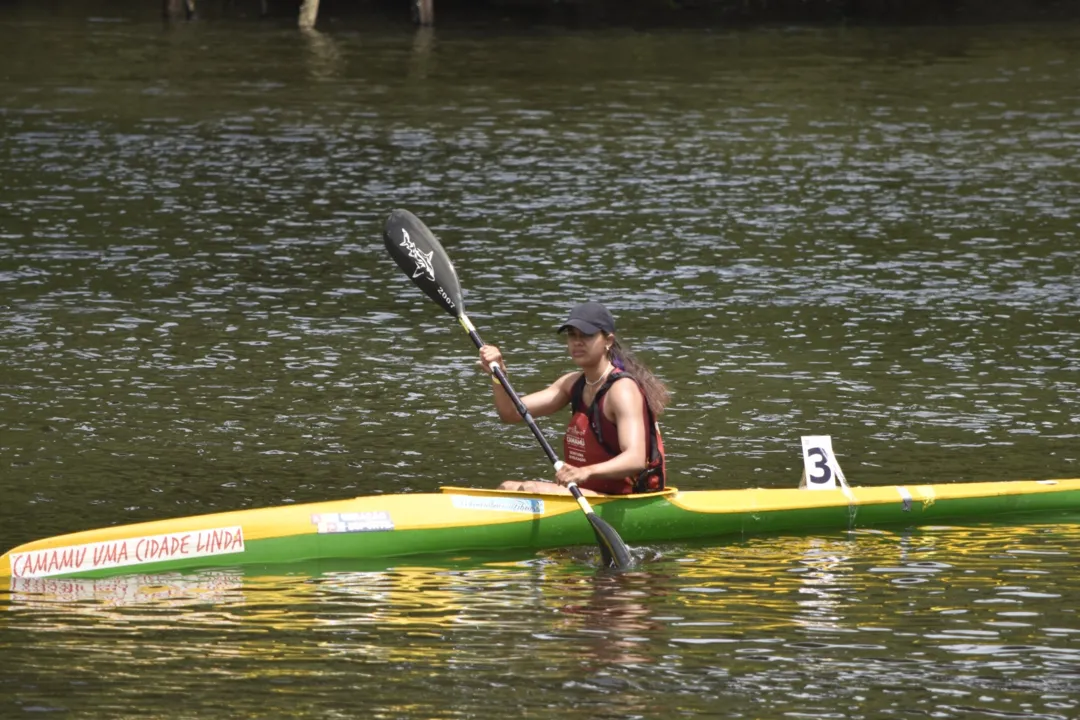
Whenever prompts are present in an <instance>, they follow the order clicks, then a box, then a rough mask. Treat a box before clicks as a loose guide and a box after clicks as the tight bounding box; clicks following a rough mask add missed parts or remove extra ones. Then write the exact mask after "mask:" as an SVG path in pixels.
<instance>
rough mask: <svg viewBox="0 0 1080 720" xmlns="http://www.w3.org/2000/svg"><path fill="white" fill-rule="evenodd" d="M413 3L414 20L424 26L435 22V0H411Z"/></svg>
mask: <svg viewBox="0 0 1080 720" xmlns="http://www.w3.org/2000/svg"><path fill="white" fill-rule="evenodd" d="M409 1H410V2H411V3H412V18H413V22H414V23H416V24H417V25H422V26H423V27H430V26H432V25H434V24H435V0H409Z"/></svg>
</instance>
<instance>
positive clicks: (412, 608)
mask: <svg viewBox="0 0 1080 720" xmlns="http://www.w3.org/2000/svg"><path fill="white" fill-rule="evenodd" d="M1076 520H1077V521H1080V518H1076ZM1078 527H1080V525H1078V524H1077V523H1076V522H1073V523H1069V524H1058V525H1048V524H1036V525H1029V526H1023V527H994V526H966V527H939V528H924V529H919V530H912V531H908V532H904V533H887V532H881V531H874V532H857V533H844V534H838V535H830V536H818V537H809V538H755V539H752V540H749V541H746V542H743V543H738V544H734V545H730V546H726V547H678V548H673V547H668V548H659V551H660V552H659V554H658V555H657V556H656V557H655V558H654V559H653V560H652V561H650V562H648V563H645V564H643V565H642V566H640V567H639V568H637V569H635V570H634V571H632V572H628V573H623V574H617V573H609V572H603V571H596V570H593V569H590V568H589V567H587V566H584V565H582V564H580V563H578V562H577V559H576V558H574V557H573V556H572V555H571V554H560V553H554V554H552V555H550V556H548V557H546V558H543V559H538V560H533V561H528V562H521V561H501V560H490V559H489V560H485V559H484V558H482V557H480V558H475V559H469V558H461V559H459V560H455V561H449V562H443V563H441V564H439V565H431V566H421V565H414V566H388V567H385V568H381V569H371V570H365V569H349V568H348V567H347V564H344V565H342V566H339V567H337V568H325V569H323V570H322V571H314V572H313V573H312V572H311V571H308V570H305V568H304V567H303V566H295V567H293V566H287V567H282V568H279V569H275V570H273V571H272V572H271V573H270V574H253V575H249V576H247V577H242V576H240V574H239V573H232V572H229V571H223V572H215V573H200V574H195V575H191V576H183V577H181V576H175V575H170V576H154V577H151V576H131V577H129V578H112V579H109V580H84V581H64V580H50V581H31V582H28V583H21V584H20V585H19V586H17V587H15V588H13V591H12V593H11V595H10V596H9V597H8V599H7V602H6V605H7V607H6V610H7V612H6V613H5V615H6V617H5V624H4V626H3V631H2V633H3V634H2V636H0V638H2V640H3V642H5V644H6V645H7V647H9V648H11V649H13V650H16V651H19V650H20V649H21V650H25V651H28V652H29V654H28V655H25V657H26V658H27V660H26V662H25V664H23V665H21V666H18V667H16V666H12V667H11V668H9V673H14V675H13V679H11V680H8V681H7V682H8V688H9V690H11V691H13V692H14V695H15V697H17V698H19V699H20V700H21V701H26V700H28V699H29V698H30V697H33V696H36V695H38V694H39V693H43V692H44V693H45V695H48V694H50V693H58V694H62V695H63V696H64V697H65V698H66V700H65V702H67V703H68V707H70V708H74V709H81V708H83V707H88V708H89V707H92V706H93V705H92V704H93V702H95V701H96V700H97V699H98V698H100V697H101V695H102V694H104V693H108V694H114V695H117V697H119V698H121V700H120V701H118V703H117V704H116V705H115V706H114V707H117V708H124V707H131V708H134V707H138V706H140V704H142V703H144V702H146V701H147V700H148V699H149V698H150V697H151V694H150V693H151V690H150V688H153V687H155V686H158V685H159V684H160V683H166V684H167V685H168V686H169V687H172V688H173V689H175V691H177V692H194V693H210V694H212V695H213V694H219V693H220V690H221V688H222V687H231V686H234V685H235V686H236V687H240V688H243V691H244V692H251V691H252V690H253V687H254V685H253V683H257V682H259V681H260V680H261V681H263V682H268V683H271V687H273V686H278V687H284V688H290V690H289V692H288V693H286V695H283V696H281V697H280V698H279V699H278V700H275V701H273V702H291V700H289V699H288V698H294V693H295V698H294V699H299V700H300V701H302V702H314V697H315V695H314V692H313V691H314V688H312V687H308V686H307V684H308V683H311V682H316V683H317V685H318V688H319V693H320V694H321V696H322V700H321V701H319V702H321V703H325V705H320V706H319V707H321V708H324V709H328V708H343V707H347V706H351V705H349V703H352V702H356V701H357V700H356V698H355V697H352V696H353V693H352V690H351V688H352V687H353V684H354V683H356V682H361V681H360V680H358V678H368V679H367V680H364V681H362V685H363V688H364V699H363V700H362V701H360V702H362V704H363V706H364V707H365V708H366V709H368V710H370V711H371V712H387V713H391V714H392V713H395V712H397V713H402V714H404V715H408V716H415V717H429V716H430V717H452V716H455V715H456V714H462V713H467V712H478V711H480V710H479V709H480V708H482V707H486V708H489V709H490V708H494V707H500V706H501V704H502V703H510V705H511V706H512V704H513V703H514V702H516V701H515V700H511V699H510V697H509V696H506V697H505V698H502V699H495V698H487V699H486V700H483V699H481V695H482V694H483V693H484V692H485V691H487V692H490V691H492V690H493V689H494V688H498V687H501V686H502V684H503V683H504V682H513V681H514V679H515V678H516V679H517V681H518V682H520V681H521V678H525V677H527V678H529V682H528V683H527V684H526V685H527V687H523V688H522V692H523V693H524V702H525V704H526V706H529V707H532V703H536V708H537V709H538V711H539V712H541V713H544V712H545V711H543V710H542V709H541V705H542V704H543V703H542V702H541V698H542V696H544V695H545V694H547V693H551V692H556V693H557V695H558V697H559V698H560V700H559V703H560V705H559V707H560V708H561V710H560V712H562V711H567V712H571V714H581V715H582V716H585V714H586V707H588V706H590V704H591V703H593V702H594V701H598V700H599V698H600V697H603V698H604V699H605V702H607V700H608V699H609V696H610V695H613V694H618V695H620V697H619V699H618V701H617V702H618V704H619V708H620V709H621V710H622V711H630V710H632V709H635V708H636V710H634V711H635V712H639V713H644V714H650V713H654V712H661V711H663V709H664V708H666V707H668V705H667V704H666V703H665V702H664V701H663V699H662V698H663V697H666V696H668V695H674V696H677V697H678V698H679V707H680V708H682V709H683V710H685V711H686V712H690V713H699V712H708V709H709V708H710V707H711V706H712V705H713V703H715V702H718V701H719V699H720V698H723V702H724V703H725V706H726V707H727V708H728V710H727V711H728V712H731V713H732V714H735V713H739V712H749V713H751V714H753V713H755V712H758V713H760V712H767V713H774V712H776V713H783V712H785V708H790V707H800V708H801V709H800V711H799V712H807V713H810V714H815V713H826V714H827V713H830V712H836V710H835V708H836V707H838V706H843V707H844V708H846V710H845V711H844V712H852V713H874V712H890V713H891V712H896V711H899V710H901V709H902V708H912V707H915V708H921V710H920V712H925V713H942V714H944V716H951V715H950V714H951V713H955V712H960V710H957V709H956V708H959V707H967V708H970V709H971V710H970V711H971V712H990V711H993V710H994V709H995V708H996V709H998V710H1000V708H1002V707H1013V708H1015V709H1016V712H1017V713H1019V714H1020V716H1024V717H1026V716H1029V715H1030V716H1031V717H1062V718H1064V717H1071V716H1072V715H1074V714H1075V712H1076V711H1077V710H1078V709H1080V698H1077V696H1076V694H1075V687H1076V681H1077V680H1078V679H1080V648H1078V647H1077V640H1078V639H1080V618H1078V616H1077V609H1076V608H1075V607H1073V605H1074V604H1073V603H1070V602H1068V598H1070V597H1075V595H1076V593H1077V592H1080V585H1078V584H1077V581H1076V579H1075V573H1072V572H1071V569H1072V568H1073V567H1074V566H1075V563H1076V561H1077V559H1078V557H1080V531H1078V529H1077V528H1078ZM178 611H180V612H178ZM39 638H40V640H39ZM47 639H48V640H47ZM46 641H48V642H49V643H51V645H50V646H49V647H50V649H49V650H48V652H46V653H45V654H44V655H42V654H40V653H41V648H42V647H43V644H44V643H45V642H46ZM33 648H38V650H33V651H31V650H32V649H33ZM6 655H7V654H6V653H5V656H6ZM132 656H134V657H139V658H141V659H142V662H143V668H144V669H143V670H142V671H141V673H140V677H139V679H138V680H137V681H136V680H134V679H132V678H130V677H129V676H128V675H127V674H126V673H125V672H123V668H124V667H125V666H126V664H127V663H128V658H129V657H132ZM75 657H78V658H80V661H81V662H83V663H92V665H93V667H94V669H95V672H96V673H97V674H98V677H99V678H101V680H99V681H98V682H97V683H95V684H94V685H93V686H87V687H82V686H79V685H78V684H71V685H67V684H66V683H65V682H64V681H62V680H60V679H59V678H58V677H54V678H53V679H52V680H50V681H49V682H48V683H46V685H45V686H39V685H36V684H33V685H29V684H26V682H27V681H28V679H29V678H31V677H35V676H36V677H43V678H44V677H49V676H50V675H51V671H50V667H54V666H55V664H56V663H63V662H65V658H69V659H70V658H75ZM185 658H186V659H194V658H200V662H198V663H195V664H191V665H187V664H181V665H176V664H175V663H176V662H183V660H184V659H185ZM209 660H212V661H213V666H214V667H215V673H216V679H208V678H207V677H206V675H205V674H204V673H203V672H202V668H203V667H205V666H206V663H207V661H209ZM170 663H173V664H170ZM381 666H386V668H387V670H380V669H377V668H379V667H381ZM388 671H389V672H388ZM350 677H351V678H353V680H351V681H350V680H346V678H350ZM375 678H379V680H378V681H375V680H374V679H375ZM892 688H904V690H903V692H902V693H901V692H896V693H894V692H892V691H891V689H892ZM403 697H408V698H410V699H411V703H412V705H410V709H408V710H403V709H401V707H402V706H400V700H401V698H403ZM547 702H548V705H544V707H548V706H549V705H550V702H551V697H549V698H548V701H547ZM127 704H130V705H127ZM271 707H273V706H268V707H267V708H266V710H267V711H270V709H271ZM312 707H314V706H312ZM755 707H758V708H759V709H758V710H757V711H755V710H754V709H753V708H755ZM830 707H832V708H833V709H832V710H830ZM766 708H767V709H766ZM92 712H93V711H92V710H91V714H92ZM612 712H614V711H612ZM316 715H317V712H315V711H314V710H312V716H316ZM758 716H760V715H758Z"/></svg>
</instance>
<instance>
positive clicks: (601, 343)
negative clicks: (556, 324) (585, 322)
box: [566, 327, 611, 367]
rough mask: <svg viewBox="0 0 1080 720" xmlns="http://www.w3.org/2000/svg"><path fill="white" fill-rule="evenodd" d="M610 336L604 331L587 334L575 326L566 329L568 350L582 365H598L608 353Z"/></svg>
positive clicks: (576, 362)
mask: <svg viewBox="0 0 1080 720" xmlns="http://www.w3.org/2000/svg"><path fill="white" fill-rule="evenodd" d="M609 338H610V336H608V335H604V333H602V332H598V333H593V334H592V335H586V334H585V333H583V332H582V331H581V330H578V329H577V328H575V327H571V328H567V329H566V350H567V352H569V353H570V357H571V358H572V359H573V361H574V364H576V365H578V366H580V367H587V366H589V365H596V364H598V363H600V362H601V361H603V359H604V357H605V356H606V355H607V351H608V346H609V345H611V340H610V339H609Z"/></svg>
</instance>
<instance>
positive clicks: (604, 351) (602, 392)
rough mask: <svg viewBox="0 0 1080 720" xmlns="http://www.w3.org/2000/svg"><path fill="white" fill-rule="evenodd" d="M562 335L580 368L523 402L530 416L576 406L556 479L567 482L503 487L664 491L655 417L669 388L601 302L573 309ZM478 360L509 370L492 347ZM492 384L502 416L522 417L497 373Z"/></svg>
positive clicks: (482, 350)
mask: <svg viewBox="0 0 1080 720" xmlns="http://www.w3.org/2000/svg"><path fill="white" fill-rule="evenodd" d="M559 332H560V333H562V332H565V333H566V349H567V351H568V352H569V354H570V358H571V359H572V360H573V361H574V364H575V365H577V366H578V368H580V369H579V370H575V371H573V372H569V373H567V374H565V375H563V376H562V377H560V378H559V379H558V380H556V381H555V382H553V383H552V384H551V385H549V386H548V387H547V388H546V389H545V390H541V391H539V392H534V393H530V394H529V395H526V396H525V397H523V398H522V399H521V400H522V402H523V403H524V404H525V407H526V408H527V409H528V410H529V413H530V414H532V415H533V417H542V416H544V415H551V414H552V413H554V412H557V411H559V410H561V409H563V408H564V407H566V406H567V405H570V407H571V412H572V415H571V417H570V426H569V427H568V428H567V430H566V436H565V438H564V440H563V459H564V463H565V464H564V465H563V467H562V468H561V469H560V470H559V471H558V472H557V473H556V474H555V482H556V483H558V484H559V485H560V486H562V487H560V488H558V489H555V490H553V488H552V486H551V483H547V482H537V481H532V480H530V481H524V482H522V481H518V480H512V481H507V482H504V483H503V484H502V485H500V486H499V489H500V490H523V491H526V492H544V493H550V492H553V491H554V492H559V491H562V492H569V491H568V490H566V487H565V486H566V485H567V484H568V483H571V482H574V483H577V486H578V487H579V488H580V489H581V491H582V492H583V493H585V494H587V495H597V494H601V493H603V494H626V493H632V492H653V491H656V490H662V489H663V487H664V482H665V467H664V443H663V440H662V438H661V437H660V427H659V425H658V424H657V423H656V417H657V416H659V415H660V414H661V413H662V412H663V411H664V406H665V405H666V404H667V401H668V391H667V388H666V387H664V384H663V383H662V382H660V380H658V379H657V378H656V376H655V375H653V374H652V372H651V371H650V370H649V369H648V368H647V367H645V366H644V365H642V364H641V363H640V362H638V361H637V359H636V358H635V357H634V356H633V354H632V353H630V352H629V351H627V350H626V349H625V348H623V347H622V346H621V345H620V344H619V341H618V339H617V338H616V337H615V319H614V318H613V317H612V316H611V313H610V312H608V310H607V308H605V307H604V306H603V305H601V304H600V303H596V302H587V303H582V304H581V305H578V306H577V307H575V308H574V309H573V310H571V311H570V317H569V318H567V320H566V322H565V323H563V324H562V327H560V328H559ZM480 364H481V366H482V367H483V368H484V370H485V371H486V372H488V373H490V372H491V367H492V365H498V366H499V367H501V368H502V369H503V370H504V371H505V370H506V365H505V364H504V362H503V356H502V353H501V352H500V351H499V348H497V347H495V346H494V345H485V346H484V347H482V348H480ZM492 382H493V383H494V385H493V388H492V392H493V393H494V397H495V408H496V409H497V410H498V411H499V418H500V419H502V421H503V422H517V421H519V420H521V415H520V414H518V411H517V408H516V407H515V406H514V403H513V401H512V400H511V399H510V397H509V396H508V395H507V394H506V390H504V389H503V387H502V385H500V384H499V382H498V380H495V377H494V375H493V376H492Z"/></svg>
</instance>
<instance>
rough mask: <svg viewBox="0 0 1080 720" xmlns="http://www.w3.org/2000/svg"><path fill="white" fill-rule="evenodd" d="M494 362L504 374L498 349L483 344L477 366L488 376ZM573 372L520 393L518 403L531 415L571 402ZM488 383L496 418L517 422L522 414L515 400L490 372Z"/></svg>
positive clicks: (559, 407) (549, 411)
mask: <svg viewBox="0 0 1080 720" xmlns="http://www.w3.org/2000/svg"><path fill="white" fill-rule="evenodd" d="M493 364H494V365H498V366H499V367H501V368H502V369H503V372H504V373H505V372H506V363H505V362H504V361H503V356H502V353H501V352H500V351H499V348H497V347H495V346H494V345H485V346H484V347H482V348H480V366H481V367H482V368H483V369H484V372H486V373H488V374H489V375H490V374H491V366H492V365H493ZM576 375H577V373H576V372H571V373H567V374H566V375H563V376H562V377H561V378H559V379H558V380H556V381H555V382H553V383H551V385H549V386H547V387H546V388H544V389H543V390H539V391H537V392H534V393H529V394H528V395H525V396H523V397H522V398H521V402H522V403H524V405H525V408H526V409H527V410H528V411H529V414H530V415H532V416H533V417H543V416H545V415H551V414H552V413H554V412H557V411H559V410H561V409H563V408H564V407H566V404H567V403H569V402H570V390H571V388H572V387H573V385H574V379H575V376H576ZM491 383H492V384H491V393H492V397H493V398H494V400H495V409H496V410H497V411H498V412H499V419H500V420H502V421H503V422H505V423H514V422H520V421H521V414H520V413H519V412H518V411H517V407H515V406H514V401H513V400H511V399H510V395H509V394H507V392H506V390H505V389H504V388H503V386H502V384H501V383H500V382H499V381H498V380H496V379H495V376H494V375H491Z"/></svg>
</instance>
